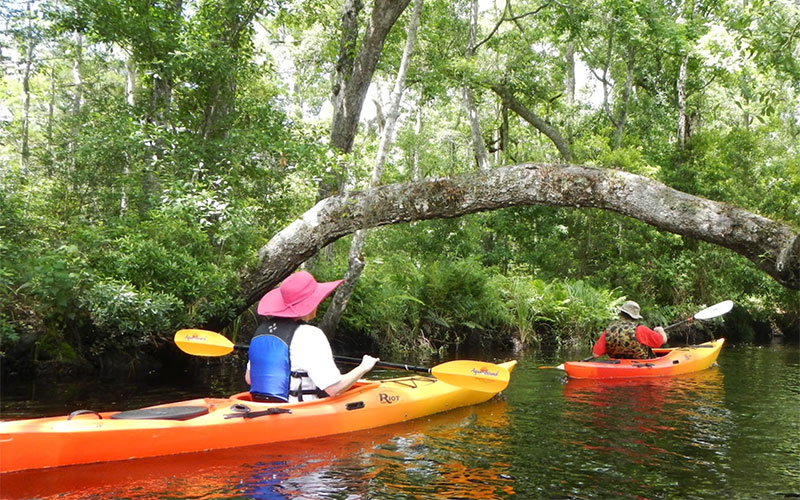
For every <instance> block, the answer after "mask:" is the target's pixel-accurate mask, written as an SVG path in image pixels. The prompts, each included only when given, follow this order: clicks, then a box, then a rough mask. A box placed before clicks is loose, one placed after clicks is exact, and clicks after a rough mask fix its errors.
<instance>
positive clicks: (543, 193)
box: [240, 164, 800, 308]
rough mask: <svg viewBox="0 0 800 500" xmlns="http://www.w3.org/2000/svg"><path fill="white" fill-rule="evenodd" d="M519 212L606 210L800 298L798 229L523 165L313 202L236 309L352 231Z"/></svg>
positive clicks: (658, 192) (632, 183)
mask: <svg viewBox="0 0 800 500" xmlns="http://www.w3.org/2000/svg"><path fill="white" fill-rule="evenodd" d="M518 205H550V206H558V207H584V208H599V209H603V210H611V211H613V212H617V213H620V214H623V215H626V216H628V217H632V218H634V219H638V220H640V221H642V222H645V223H647V224H650V225H652V226H654V227H657V228H659V229H662V230H664V231H669V232H672V233H675V234H680V235H683V236H688V237H691V238H695V239H698V240H703V241H707V242H710V243H714V244H716V245H720V246H723V247H725V248H728V249H730V250H733V251H734V252H737V253H739V254H741V255H743V256H745V257H747V258H748V259H750V260H751V261H752V262H753V263H754V264H755V265H756V266H757V267H758V268H759V269H761V270H762V271H764V272H766V273H767V274H769V275H770V276H772V277H773V278H774V279H775V280H776V281H778V282H779V283H781V284H782V285H783V286H785V287H787V288H790V289H793V290H800V232H798V229H797V228H793V227H790V226H789V225H787V224H784V223H781V222H779V221H774V220H770V219H767V218H765V217H762V216H760V215H757V214H754V213H752V212H748V211H747V210H744V209H741V208H738V207H735V206H732V205H728V204H726V203H721V202H717V201H712V200H708V199H705V198H700V197H698V196H693V195H690V194H687V193H683V192H681V191H677V190H675V189H672V188H670V187H668V186H666V185H664V184H662V183H660V182H658V181H655V180H652V179H649V178H647V177H642V176H639V175H635V174H631V173H628V172H622V171H619V170H610V169H600V168H590V167H583V166H576V165H566V166H559V165H551V164H520V165H512V166H507V167H502V168H497V169H493V170H490V171H488V172H473V173H469V174H464V175H460V176H457V177H452V178H443V179H427V180H423V181H417V182H406V183H398V184H390V185H386V186H380V187H376V188H372V189H368V190H366V191H362V192H358V193H350V194H346V195H340V196H333V197H330V198H326V199H324V200H322V201H320V202H319V203H317V204H316V205H315V206H314V207H312V208H311V209H309V210H308V211H307V212H306V213H305V214H303V216H302V217H301V218H300V219H298V220H296V221H294V222H293V223H292V224H291V225H289V226H288V227H286V228H285V229H283V230H282V231H280V232H279V233H277V234H276V235H275V236H274V237H273V238H272V239H271V240H270V241H269V243H267V244H266V245H265V246H264V247H263V248H262V249H261V250H260V251H259V260H260V266H259V268H258V269H256V270H254V271H251V272H249V273H247V274H246V275H244V276H243V277H242V282H241V284H242V287H241V292H240V298H241V302H242V304H243V308H246V307H247V306H248V305H250V304H253V303H254V302H256V301H257V300H259V299H260V298H261V296H263V294H264V293H266V292H267V291H268V290H269V289H271V288H272V287H274V286H275V285H276V284H277V283H279V282H280V281H281V280H282V279H283V278H285V277H286V276H288V275H289V274H290V273H291V272H292V271H294V270H295V269H296V268H297V267H298V266H299V265H300V264H302V263H303V262H304V261H306V260H307V259H308V258H309V257H311V256H312V255H314V254H315V253H316V252H317V251H318V250H319V249H321V248H322V247H324V246H325V245H328V244H330V243H332V242H333V241H335V240H337V239H339V238H341V237H342V236H345V235H347V234H350V233H352V232H354V231H356V230H357V229H367V228H372V227H378V226H384V225H388V224H397V223H401V222H411V221H415V220H426V219H440V218H453V217H459V216H462V215H466V214H471V213H476V212H483V211H489V210H497V209H500V208H506V207H511V206H518Z"/></svg>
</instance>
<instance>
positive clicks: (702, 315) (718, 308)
mask: <svg viewBox="0 0 800 500" xmlns="http://www.w3.org/2000/svg"><path fill="white" fill-rule="evenodd" d="M731 309H733V301H732V300H724V301H722V302H720V303H719V304H714V305H713V306H711V307H706V308H705V309H703V310H702V311H699V312H697V313H695V314H694V316H691V317H689V318H686V319H683V320H680V321H678V322H677V323H673V324H671V325H669V326H665V327H664V330H669V329H670V328H673V327H675V326H678V325H682V324H683V323H688V322H690V321H695V320H698V321H705V320H707V319H712V318H717V317H719V316H722V315H723V314H727V313H728V312H730V310H731ZM592 359H594V356H589V357H587V358H584V359H582V360H581V361H591V360H592ZM539 369H541V370H545V369H553V370H563V369H564V363H561V364H560V365H558V366H540V367H539Z"/></svg>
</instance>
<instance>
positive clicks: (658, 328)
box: [653, 326, 667, 345]
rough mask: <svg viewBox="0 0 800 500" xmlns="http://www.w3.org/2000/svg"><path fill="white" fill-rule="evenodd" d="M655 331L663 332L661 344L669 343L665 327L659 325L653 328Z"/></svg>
mask: <svg viewBox="0 0 800 500" xmlns="http://www.w3.org/2000/svg"><path fill="white" fill-rule="evenodd" d="M653 331H654V332H658V333H660V334H661V345H664V344H666V343H667V332H666V331H664V328H663V327H660V326H657V327H655V328H653Z"/></svg>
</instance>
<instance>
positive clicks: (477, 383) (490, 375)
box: [431, 359, 511, 392]
mask: <svg viewBox="0 0 800 500" xmlns="http://www.w3.org/2000/svg"><path fill="white" fill-rule="evenodd" d="M431 374H432V375H433V376H434V377H436V378H437V379H439V380H441V381H442V382H444V383H446V384H450V385H455V386H458V387H463V388H465V389H471V390H473V391H481V392H500V391H502V390H503V389H505V388H506V387H507V386H508V381H509V380H510V379H511V374H510V373H509V372H508V369H507V368H505V367H503V366H500V365H495V364H493V363H486V362H484V361H470V360H465V359H460V360H456V361H448V362H447V363H442V364H441V365H436V366H434V367H433V368H431Z"/></svg>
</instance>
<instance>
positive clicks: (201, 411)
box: [111, 406, 208, 420]
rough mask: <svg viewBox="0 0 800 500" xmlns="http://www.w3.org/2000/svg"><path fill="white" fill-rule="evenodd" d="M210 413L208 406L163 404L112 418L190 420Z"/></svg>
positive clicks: (121, 413)
mask: <svg viewBox="0 0 800 500" xmlns="http://www.w3.org/2000/svg"><path fill="white" fill-rule="evenodd" d="M206 413H208V407H206V406H163V407H160V408H142V409H140V410H128V411H123V412H120V413H115V414H114V415H111V418H112V419H126V420H189V419H190V418H195V417H199V416H201V415H205V414H206Z"/></svg>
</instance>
